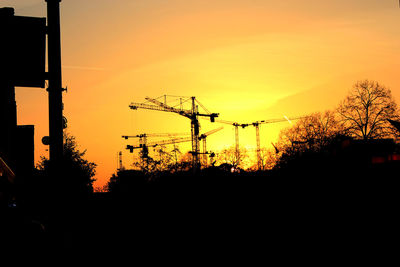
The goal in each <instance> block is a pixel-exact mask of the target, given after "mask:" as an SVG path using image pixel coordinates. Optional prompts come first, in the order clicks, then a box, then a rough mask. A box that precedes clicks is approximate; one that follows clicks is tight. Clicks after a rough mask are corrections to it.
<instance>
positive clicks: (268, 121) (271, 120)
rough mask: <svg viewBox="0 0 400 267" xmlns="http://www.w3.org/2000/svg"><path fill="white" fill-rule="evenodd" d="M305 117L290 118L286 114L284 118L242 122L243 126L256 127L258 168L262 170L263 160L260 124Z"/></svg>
mask: <svg viewBox="0 0 400 267" xmlns="http://www.w3.org/2000/svg"><path fill="white" fill-rule="evenodd" d="M301 118H304V116H303V117H294V118H288V117H286V116H285V118H284V119H270V120H261V121H255V122H252V123H248V124H242V125H241V126H242V127H243V128H245V127H247V126H254V127H255V129H256V145H257V149H256V152H257V169H258V170H261V169H262V167H263V166H262V162H261V144H260V126H261V124H269V123H277V122H287V121H288V122H291V121H292V120H298V119H301Z"/></svg>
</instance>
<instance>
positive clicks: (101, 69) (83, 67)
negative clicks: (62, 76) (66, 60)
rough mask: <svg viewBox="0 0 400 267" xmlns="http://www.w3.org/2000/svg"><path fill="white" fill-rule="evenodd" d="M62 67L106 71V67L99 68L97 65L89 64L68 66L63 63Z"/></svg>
mask: <svg viewBox="0 0 400 267" xmlns="http://www.w3.org/2000/svg"><path fill="white" fill-rule="evenodd" d="M62 67H63V68H64V69H71V70H93V71H106V70H107V69H106V68H99V67H90V66H69V65H63V66H62Z"/></svg>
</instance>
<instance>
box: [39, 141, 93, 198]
mask: <svg viewBox="0 0 400 267" xmlns="http://www.w3.org/2000/svg"><path fill="white" fill-rule="evenodd" d="M85 154H86V150H84V151H80V150H79V149H78V144H77V142H76V139H75V137H74V136H72V135H70V134H68V133H64V150H63V160H62V164H61V166H60V167H59V169H57V170H56V171H55V173H56V175H57V177H51V179H58V182H57V183H56V184H57V186H58V187H59V188H54V189H53V190H59V191H63V192H66V193H67V195H68V196H70V197H71V198H74V199H76V200H78V199H81V198H83V197H87V196H88V194H90V193H92V192H93V182H94V181H95V180H94V178H93V177H94V175H95V173H96V164H95V163H94V162H89V161H88V160H86V159H85V158H84V156H85ZM37 168H38V170H39V172H40V173H42V175H44V176H48V177H49V176H50V175H51V171H50V168H51V162H50V160H49V159H47V158H46V157H42V158H41V161H40V162H39V164H38V166H37Z"/></svg>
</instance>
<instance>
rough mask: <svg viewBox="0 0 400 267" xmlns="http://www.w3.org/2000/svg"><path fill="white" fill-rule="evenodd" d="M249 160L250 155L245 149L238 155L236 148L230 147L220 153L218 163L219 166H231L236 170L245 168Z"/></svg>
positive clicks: (240, 150)
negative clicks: (224, 164)
mask: <svg viewBox="0 0 400 267" xmlns="http://www.w3.org/2000/svg"><path fill="white" fill-rule="evenodd" d="M248 158H249V155H248V153H247V150H246V149H245V148H241V149H239V153H237V151H236V148H235V147H230V148H226V149H224V150H222V151H221V152H220V153H218V156H217V162H218V163H219V164H223V163H226V164H230V165H232V166H234V167H235V168H243V167H245V165H246V164H247V160H248Z"/></svg>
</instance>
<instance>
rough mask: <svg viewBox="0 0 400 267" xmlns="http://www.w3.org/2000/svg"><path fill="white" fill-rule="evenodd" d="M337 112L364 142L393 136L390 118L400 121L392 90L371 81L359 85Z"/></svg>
mask: <svg viewBox="0 0 400 267" xmlns="http://www.w3.org/2000/svg"><path fill="white" fill-rule="evenodd" d="M337 111H338V113H339V114H340V116H341V118H342V122H343V125H344V126H345V127H346V129H347V130H348V131H349V133H350V134H351V135H352V136H353V137H356V138H360V139H364V140H369V139H376V138H387V137H392V136H393V133H394V129H393V127H392V126H391V125H390V123H389V122H388V119H398V118H399V114H398V110H397V105H396V103H395V101H394V99H393V97H392V94H391V91H390V90H389V89H388V88H386V87H385V86H383V85H381V84H380V83H378V82H376V81H369V80H363V81H359V82H357V83H356V84H355V85H354V86H353V89H352V90H350V92H349V95H348V96H347V97H346V99H345V100H344V101H343V102H342V103H340V105H339V107H338V109H337Z"/></svg>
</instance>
